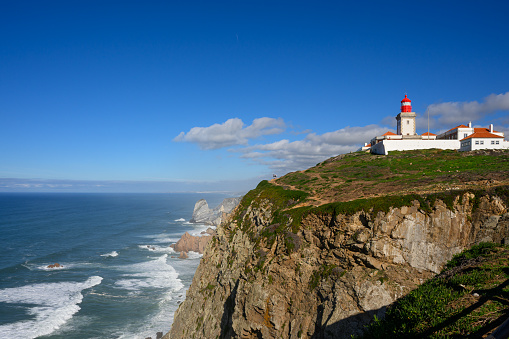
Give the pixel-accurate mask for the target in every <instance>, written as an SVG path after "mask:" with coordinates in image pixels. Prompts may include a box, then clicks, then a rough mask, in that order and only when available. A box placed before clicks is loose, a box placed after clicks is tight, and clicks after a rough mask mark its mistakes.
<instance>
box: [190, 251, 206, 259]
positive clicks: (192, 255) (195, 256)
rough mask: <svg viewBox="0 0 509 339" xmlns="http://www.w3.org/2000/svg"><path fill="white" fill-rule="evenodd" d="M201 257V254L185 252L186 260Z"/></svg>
mask: <svg viewBox="0 0 509 339" xmlns="http://www.w3.org/2000/svg"><path fill="white" fill-rule="evenodd" d="M201 257H203V254H201V253H198V252H194V251H189V252H187V259H198V258H201Z"/></svg>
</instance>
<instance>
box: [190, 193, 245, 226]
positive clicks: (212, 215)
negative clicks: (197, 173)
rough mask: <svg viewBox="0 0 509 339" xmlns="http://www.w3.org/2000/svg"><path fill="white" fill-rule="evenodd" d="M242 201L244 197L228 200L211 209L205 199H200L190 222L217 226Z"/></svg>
mask: <svg viewBox="0 0 509 339" xmlns="http://www.w3.org/2000/svg"><path fill="white" fill-rule="evenodd" d="M241 199H242V197H237V198H226V199H224V200H223V201H222V202H221V204H219V206H217V207H215V208H214V209H210V208H209V205H208V203H207V201H206V200H205V199H200V200H198V201H197V202H196V204H195V205H194V210H193V215H192V217H191V220H190V222H192V223H201V224H207V225H214V226H217V225H219V224H220V223H221V221H222V220H223V218H224V217H225V216H226V215H228V213H230V212H231V211H232V210H233V209H234V208H235V206H237V205H238V204H239V202H240V200H241Z"/></svg>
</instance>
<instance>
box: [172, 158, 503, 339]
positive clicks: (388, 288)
mask: <svg viewBox="0 0 509 339" xmlns="http://www.w3.org/2000/svg"><path fill="white" fill-rule="evenodd" d="M508 207H509V151H507V150H494V151H475V152H461V153H460V152H456V151H440V150H421V151H408V152H391V153H390V154H389V155H387V156H379V155H372V154H368V153H364V152H357V153H351V154H346V155H341V156H338V157H334V158H331V159H329V160H326V161H324V162H322V163H320V164H318V165H316V166H315V167H312V168H310V169H307V170H305V171H299V172H293V173H289V174H287V175H285V176H283V177H281V178H279V179H276V180H272V181H271V182H268V181H262V182H260V184H259V185H258V186H257V187H256V188H255V189H253V190H251V191H250V192H249V193H247V194H246V195H245V196H244V197H243V199H242V201H241V202H240V204H239V205H238V206H237V207H236V208H235V209H234V210H233V211H232V212H231V214H230V215H229V216H228V217H226V218H225V220H224V221H223V222H222V223H221V224H220V225H219V226H218V227H217V229H216V234H215V235H214V236H213V237H212V239H211V241H210V242H209V243H208V245H207V246H206V248H205V251H204V255H203V258H202V260H201V262H200V265H199V267H198V269H197V271H196V274H195V276H194V279H193V283H192V285H191V287H190V289H189V290H188V292H187V296H186V300H185V301H184V302H183V303H182V304H181V305H180V307H179V309H178V310H177V312H176V313H175V320H174V323H173V325H172V329H171V331H170V332H169V333H168V334H167V335H166V336H165V338H169V337H171V338H172V339H174V338H193V337H194V338H230V337H235V338H237V337H238V338H262V337H263V338H350V337H351V336H352V335H362V332H363V330H364V328H365V325H366V324H368V323H370V322H371V321H373V319H375V316H376V319H380V318H383V316H384V314H385V313H386V310H387V307H388V306H389V305H391V304H393V303H394V302H395V301H397V300H398V299H400V298H401V297H403V296H405V295H407V294H408V293H409V292H411V291H412V290H414V289H415V288H417V287H418V286H419V285H421V284H422V283H424V282H425V281H427V279H429V278H432V277H434V276H435V275H436V274H438V273H439V272H441V271H442V269H443V268H444V266H445V265H446V263H447V262H448V261H449V260H450V259H451V258H453V256H454V255H456V254H458V253H460V252H461V251H463V250H465V249H467V248H470V247H471V246H472V245H475V244H479V243H484V242H495V243H507V242H508V240H509V213H508Z"/></svg>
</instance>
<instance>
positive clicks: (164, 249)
mask: <svg viewBox="0 0 509 339" xmlns="http://www.w3.org/2000/svg"><path fill="white" fill-rule="evenodd" d="M138 247H139V248H141V249H143V250H148V251H151V252H155V253H169V254H172V253H175V250H174V249H173V248H171V247H170V246H159V245H138Z"/></svg>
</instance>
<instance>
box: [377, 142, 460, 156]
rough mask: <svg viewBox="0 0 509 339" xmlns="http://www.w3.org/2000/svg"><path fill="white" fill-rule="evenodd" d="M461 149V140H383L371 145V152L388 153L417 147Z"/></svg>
mask: <svg viewBox="0 0 509 339" xmlns="http://www.w3.org/2000/svg"><path fill="white" fill-rule="evenodd" d="M432 148H436V149H444V150H445V149H450V150H459V149H460V142H459V140H421V139H419V140H415V139H414V140H383V141H381V142H379V143H378V144H376V145H374V146H372V147H371V153H374V154H383V155H387V154H389V152H390V151H411V150H416V149H432Z"/></svg>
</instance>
